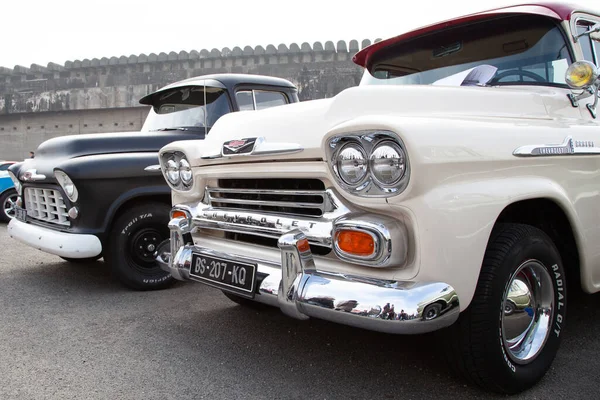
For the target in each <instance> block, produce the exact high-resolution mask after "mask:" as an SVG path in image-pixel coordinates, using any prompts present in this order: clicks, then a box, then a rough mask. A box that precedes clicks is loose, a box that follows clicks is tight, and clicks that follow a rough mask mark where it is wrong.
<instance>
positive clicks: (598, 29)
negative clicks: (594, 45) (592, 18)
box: [574, 23, 600, 42]
mask: <svg viewBox="0 0 600 400" xmlns="http://www.w3.org/2000/svg"><path fill="white" fill-rule="evenodd" d="M598 32H600V23H597V24H594V25H592V26H591V27H590V28H589V29H588V30H587V31H585V32H581V33H580V34H579V35H577V36H575V37H574V39H575V42H576V41H577V39H579V38H580V37H582V36H585V35H590V37H592V39H593V40H598V39H597V37H598V35H596V34H597V33H598Z"/></svg>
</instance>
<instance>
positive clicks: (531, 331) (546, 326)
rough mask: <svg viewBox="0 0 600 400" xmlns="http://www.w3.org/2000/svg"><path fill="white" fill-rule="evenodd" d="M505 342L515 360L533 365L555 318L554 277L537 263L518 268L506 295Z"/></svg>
mask: <svg viewBox="0 0 600 400" xmlns="http://www.w3.org/2000/svg"><path fill="white" fill-rule="evenodd" d="M502 300H503V302H502V304H503V307H502V340H503V344H504V347H505V349H506V352H507V353H508V356H509V357H510V358H511V360H512V361H514V362H515V363H518V364H528V363H530V362H532V361H533V360H534V359H535V358H536V357H537V356H538V354H539V353H540V351H541V350H542V348H543V347H544V344H545V343H546V340H547V339H548V335H549V333H550V327H551V326H550V324H551V323H552V317H553V316H554V288H553V283H552V277H551V276H550V274H549V273H548V270H547V269H546V268H545V267H544V265H543V264H542V263H541V262H539V261H537V260H528V261H525V262H524V263H523V264H521V265H520V266H519V268H517V270H516V271H515V273H514V274H513V275H512V276H511V278H510V283H509V285H508V287H507V289H506V291H505V292H504V297H503V299H502Z"/></svg>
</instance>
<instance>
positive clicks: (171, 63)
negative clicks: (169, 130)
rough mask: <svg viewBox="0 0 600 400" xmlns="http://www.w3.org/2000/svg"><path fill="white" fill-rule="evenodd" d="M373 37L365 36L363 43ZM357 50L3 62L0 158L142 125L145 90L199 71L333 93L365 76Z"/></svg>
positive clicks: (304, 95) (308, 95)
mask: <svg viewBox="0 0 600 400" xmlns="http://www.w3.org/2000/svg"><path fill="white" fill-rule="evenodd" d="M376 41H377V40H376ZM370 44H371V42H370V41H369V40H368V39H366V40H363V41H362V42H361V43H360V48H364V47H366V46H368V45H370ZM358 50H359V43H358V41H356V40H352V41H350V42H349V43H346V42H344V41H339V42H337V44H335V45H334V43H333V42H326V43H325V44H324V45H323V44H321V43H320V42H316V43H314V44H312V45H310V44H309V43H302V44H301V45H298V44H292V45H290V47H287V46H286V45H283V44H281V45H279V46H277V47H275V46H273V45H269V46H267V47H266V48H263V47H262V46H257V47H255V48H251V47H249V46H246V47H245V48H244V49H242V48H240V47H234V48H233V49H229V48H227V47H226V48H223V49H221V50H218V49H212V50H211V51H208V50H202V51H200V52H198V51H191V52H189V53H188V52H185V51H181V52H179V53H175V52H171V53H169V54H166V53H160V54H150V55H145V54H140V55H130V56H121V57H111V58H106V57H104V58H101V59H97V58H94V59H92V60H88V59H85V60H83V61H80V60H75V61H67V62H65V64H64V65H58V64H54V63H49V64H48V65H47V66H46V67H43V66H40V65H36V64H32V65H31V66H30V67H29V68H26V67H22V66H18V65H17V66H15V67H14V68H12V69H11V68H4V67H0V159H3V158H15V157H17V156H21V155H26V154H28V152H29V151H30V150H31V149H33V148H36V147H37V145H39V143H41V142H42V141H43V140H45V139H47V138H49V137H54V136H60V135H67V134H78V133H88V132H90V133H91V132H108V131H124V130H137V129H139V128H140V126H141V123H142V122H143V118H144V117H145V115H146V113H147V108H146V107H142V106H140V104H138V100H139V99H140V98H141V97H143V96H144V95H146V94H148V93H151V92H153V91H155V90H157V89H159V88H160V87H162V86H165V85H167V84H169V83H172V82H175V81H179V80H182V79H186V78H190V77H193V76H198V75H205V74H211V73H220V72H233V73H247V74H261V75H270V76H277V77H281V78H285V79H288V80H289V81H291V82H292V83H294V84H295V85H296V86H297V87H298V90H299V97H300V99H301V100H309V99H320V98H327V97H332V96H335V95H336V94H338V93H339V92H341V91H342V90H344V89H346V88H348V87H351V86H355V85H357V84H358V83H359V81H360V78H361V76H362V68H360V67H358V66H357V65H355V64H354V63H353V62H352V56H353V55H354V54H355V53H356V52H357V51H358ZM138 108H139V110H138ZM115 124H117V125H115Z"/></svg>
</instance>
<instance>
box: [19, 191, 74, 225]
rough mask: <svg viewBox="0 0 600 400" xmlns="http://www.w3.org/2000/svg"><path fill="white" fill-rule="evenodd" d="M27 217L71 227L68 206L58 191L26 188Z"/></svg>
mask: <svg viewBox="0 0 600 400" xmlns="http://www.w3.org/2000/svg"><path fill="white" fill-rule="evenodd" d="M25 208H26V209H27V215H28V216H29V217H31V218H35V219H37V220H40V221H44V222H50V223H53V224H59V225H67V226H68V225H69V217H68V215H67V206H66V205H65V201H64V200H63V198H62V195H61V194H60V192H59V191H58V190H54V189H44V188H31V187H28V188H25Z"/></svg>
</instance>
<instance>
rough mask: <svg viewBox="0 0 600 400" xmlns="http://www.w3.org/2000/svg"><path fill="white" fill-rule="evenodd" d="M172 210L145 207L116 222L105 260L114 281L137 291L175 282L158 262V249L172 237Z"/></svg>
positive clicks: (120, 217) (131, 210)
mask: <svg viewBox="0 0 600 400" xmlns="http://www.w3.org/2000/svg"><path fill="white" fill-rule="evenodd" d="M169 211H170V207H169V206H167V205H165V204H161V203H146V204H140V205H137V206H134V207H132V208H130V209H128V210H126V211H125V212H123V213H122V214H121V215H120V216H119V217H118V218H117V219H116V221H115V222H114V224H113V227H112V229H111V231H110V236H109V238H108V247H107V249H106V251H105V257H104V260H105V261H107V262H108V263H109V264H110V265H111V269H112V272H113V274H114V275H115V277H117V278H118V279H119V281H121V282H122V283H123V284H124V285H126V286H128V287H130V288H132V289H135V290H159V289H165V288H167V287H169V286H171V285H172V284H173V283H174V282H175V279H174V278H173V277H172V276H171V274H169V273H168V272H165V271H163V270H162V269H161V268H160V267H159V265H158V264H157V263H156V261H155V257H154V253H155V251H156V248H157V247H158V245H159V244H160V243H161V242H162V241H163V240H165V239H167V238H168V237H169V228H168V227H167V224H168V223H169Z"/></svg>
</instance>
